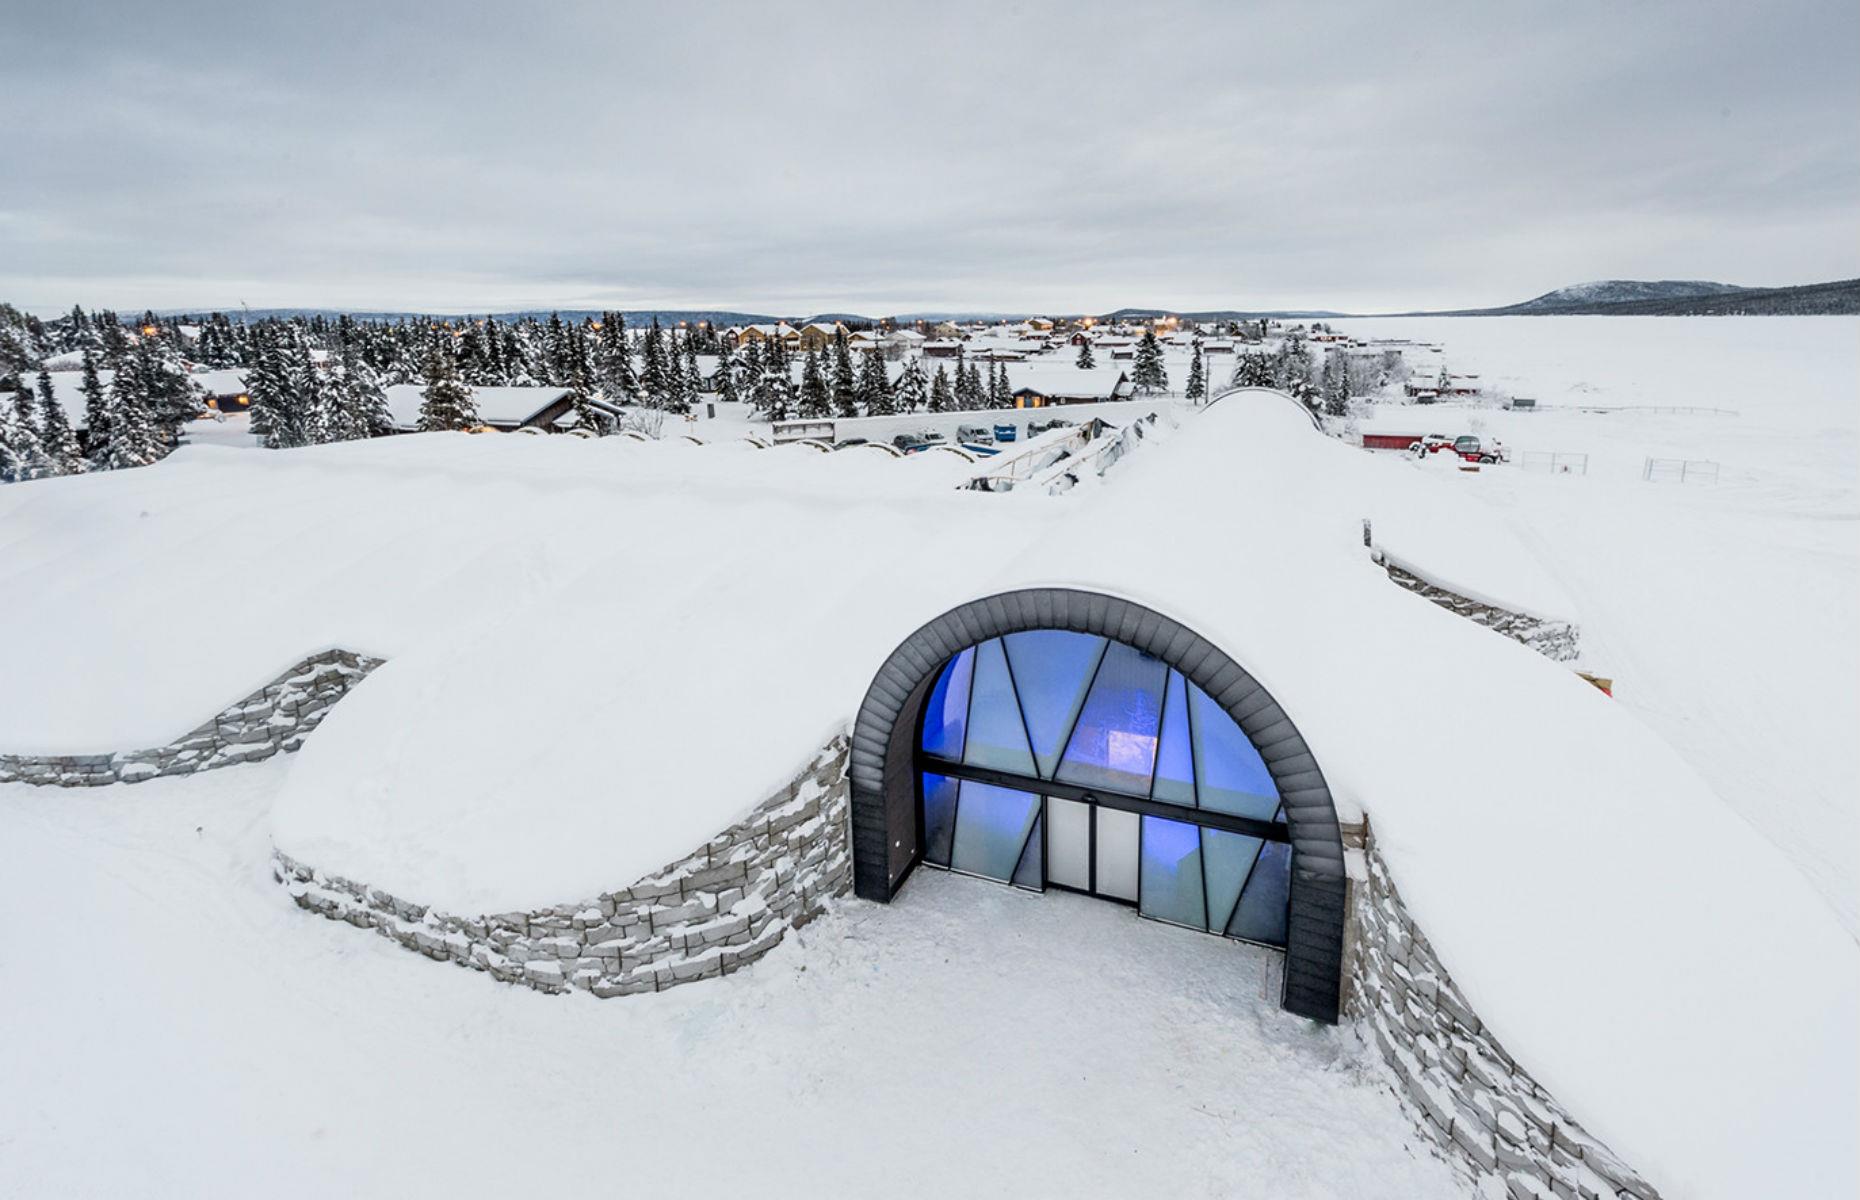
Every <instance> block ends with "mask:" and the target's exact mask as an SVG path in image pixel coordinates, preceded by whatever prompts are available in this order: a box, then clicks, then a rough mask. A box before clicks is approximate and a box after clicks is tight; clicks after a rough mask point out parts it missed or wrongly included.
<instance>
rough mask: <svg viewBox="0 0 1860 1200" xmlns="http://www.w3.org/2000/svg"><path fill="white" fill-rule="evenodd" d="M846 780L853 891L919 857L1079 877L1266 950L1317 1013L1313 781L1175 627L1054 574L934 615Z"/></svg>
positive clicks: (1336, 919)
mask: <svg viewBox="0 0 1860 1200" xmlns="http://www.w3.org/2000/svg"><path fill="white" fill-rule="evenodd" d="M851 775H852V819H853V854H854V887H855V890H856V891H857V893H858V894H859V895H860V896H862V897H865V898H867V899H871V900H878V901H881V902H884V901H889V900H890V899H891V897H892V895H893V894H894V893H895V892H896V890H897V888H898V886H899V885H900V884H901V883H902V882H903V880H904V878H905V876H906V875H907V874H908V873H909V872H910V871H911V870H912V869H913V868H914V867H915V866H917V865H918V864H919V863H920V862H929V863H931V864H933V865H938V866H945V867H948V868H950V869H953V870H959V871H966V872H968V873H971V874H977V875H983V876H986V877H989V878H993V879H997V880H1000V881H1001V882H1005V883H1019V884H1021V885H1022V886H1031V887H1040V888H1043V887H1046V886H1049V885H1050V886H1061V887H1070V888H1074V889H1075V890H1080V891H1086V892H1090V893H1092V894H1095V895H1100V896H1104V897H1106V898H1109V899H1115V900H1120V901H1123V902H1125V903H1131V904H1135V905H1137V907H1138V909H1139V911H1141V912H1143V913H1144V914H1145V915H1147V916H1154V917H1157V918H1158V919H1162V920H1167V921H1171V922H1173V923H1176V924H1183V925H1189V926H1192V927H1197V928H1201V929H1204V930H1207V931H1208V932H1212V933H1220V934H1226V935H1228V936H1233V937H1239V938H1244V939H1246V940H1249V941H1258V942H1264V943H1266V944H1269V945H1277V946H1283V947H1284V949H1285V952H1286V970H1285V990H1284V995H1283V997H1282V1003H1283V1005H1284V1007H1285V1008H1286V1009H1288V1010H1289V1011H1292V1012H1295V1013H1298V1014H1300V1015H1303V1016H1308V1017H1312V1018H1314V1019H1317V1020H1322V1021H1335V1020H1336V1019H1337V1010H1338V995H1339V983H1340V972H1341V967H1342V941H1343V918H1344V869H1343V845H1342V841H1341V838H1340V835H1339V831H1338V826H1337V817H1336V812H1335V809H1334V808H1333V806H1332V804H1331V798H1330V791H1329V788H1328V787H1327V786H1326V785H1325V783H1324V777H1323V774H1322V772H1321V771H1320V770H1319V769H1318V765H1317V762H1316V760H1315V759H1314V758H1313V757H1312V755H1311V753H1310V750H1309V748H1308V747H1306V745H1305V743H1304V740H1303V738H1302V737H1301V736H1300V735H1299V733H1298V731H1297V729H1296V728H1294V727H1293V725H1292V723H1291V721H1290V719H1289V718H1287V717H1286V715H1285V713H1284V712H1283V711H1282V710H1281V709H1280V708H1279V706H1278V704H1277V703H1276V702H1275V701H1274V700H1273V699H1272V697H1271V696H1270V695H1268V694H1267V693H1266V691H1265V689H1264V688H1262V687H1260V686H1259V684H1258V683H1257V682H1255V681H1254V680H1253V678H1252V677H1251V676H1250V675H1248V674H1247V673H1246V671H1245V670H1243V669H1242V668H1241V667H1240V666H1239V665H1238V664H1237V663H1235V662H1234V661H1233V660H1232V659H1231V658H1229V657H1228V656H1227V655H1226V654H1224V653H1223V652H1222V651H1220V650H1219V649H1218V648H1216V647H1215V646H1214V645H1213V644H1212V643H1210V642H1208V641H1207V640H1206V639H1205V638H1202V637H1201V636H1199V635H1198V634H1196V633H1194V632H1193V631H1191V630H1189V629H1187V628H1186V627H1184V626H1182V625H1181V624H1180V623H1178V622H1176V621H1174V620H1172V619H1170V618H1168V617H1165V616H1163V615H1162V614H1160V613H1157V612H1155V611H1153V610H1151V609H1148V608H1145V607H1143V606H1142V605H1139V604H1135V603H1132V602H1130V601H1127V600H1122V599H1118V598H1116V597H1112V596H1105V595H1099V594H1096V593H1091V592H1082V591H1075V590H1071V589H1062V588H1036V589H1028V590H1024V591H1016V592H1008V593H1004V594H1002V595H999V596H990V597H988V598H986V599H982V600H977V601H974V602H971V603H969V604H965V605H963V606H961V607H959V608H956V609H953V610H951V611H950V612H948V613H945V614H944V615H943V616H941V617H938V618H937V619H936V620H934V621H932V622H930V623H929V624H928V625H925V626H924V627H923V628H921V629H919V630H918V631H917V632H916V633H914V634H912V635H911V636H910V637H909V638H908V639H906V641H905V642H904V644H903V645H901V646H900V647H898V649H897V650H896V651H894V652H893V654H892V655H891V657H890V658H889V659H888V660H887V661H886V663H885V665H884V666H883V667H882V668H881V669H880V670H879V673H878V676H877V677H876V678H875V679H874V680H873V682H872V686H871V688H870V690H868V692H867V693H866V697H865V701H864V703H863V704H862V705H861V707H860V711H859V717H858V721H857V723H856V725H855V728H854V733H853V744H852V766H851ZM965 803H967V804H968V805H969V806H970V807H969V810H968V813H967V816H966V818H965V816H964V814H963V811H962V806H963V805H964V804H965Z"/></svg>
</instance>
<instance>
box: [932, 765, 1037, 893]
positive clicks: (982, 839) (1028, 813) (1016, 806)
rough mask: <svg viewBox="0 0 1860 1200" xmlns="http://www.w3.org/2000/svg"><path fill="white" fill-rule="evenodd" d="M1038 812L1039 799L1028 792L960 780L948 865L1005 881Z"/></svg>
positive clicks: (1009, 875) (1014, 865)
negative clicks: (953, 842) (959, 793)
mask: <svg viewBox="0 0 1860 1200" xmlns="http://www.w3.org/2000/svg"><path fill="white" fill-rule="evenodd" d="M1039 811H1040V798H1039V797H1038V796H1035V795H1033V794H1032V793H1030V792H1022V791H1016V790H1015V789H1013V788H1004V787H995V786H994V785H993V784H987V783H976V782H975V781H974V780H972V779H965V780H963V781H962V793H961V796H960V799H959V800H958V802H957V804H956V841H955V846H954V849H953V851H952V853H951V855H950V860H949V865H950V866H952V867H954V868H955V869H956V870H958V871H968V872H969V873H970V874H973V875H985V876H987V877H988V878H990V879H999V880H1000V881H1001V882H1003V883H1006V882H1008V881H1009V880H1010V879H1012V878H1013V876H1014V868H1015V867H1016V866H1017V865H1019V863H1020V852H1021V848H1022V847H1024V846H1025V845H1026V844H1027V833H1028V831H1030V830H1031V829H1032V828H1033V819H1034V817H1035V816H1036V815H1037V814H1038V813H1039Z"/></svg>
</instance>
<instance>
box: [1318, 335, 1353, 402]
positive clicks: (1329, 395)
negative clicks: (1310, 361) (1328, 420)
mask: <svg viewBox="0 0 1860 1200" xmlns="http://www.w3.org/2000/svg"><path fill="white" fill-rule="evenodd" d="M1323 402H1324V415H1325V416H1327V417H1343V416H1348V415H1349V412H1350V371H1349V367H1348V365H1347V364H1346V363H1345V362H1344V359H1343V355H1342V354H1341V353H1339V352H1337V351H1335V350H1332V351H1331V352H1330V353H1329V354H1326V355H1325V356H1324V377H1323Z"/></svg>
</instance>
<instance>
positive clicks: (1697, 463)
mask: <svg viewBox="0 0 1860 1200" xmlns="http://www.w3.org/2000/svg"><path fill="white" fill-rule="evenodd" d="M1640 477H1641V478H1642V479H1644V480H1646V481H1647V482H1648V483H1717V482H1718V464H1717V463H1715V462H1713V461H1711V460H1710V459H1708V458H1650V459H1648V460H1647V461H1646V463H1645V464H1643V465H1642V467H1641V469H1640Z"/></svg>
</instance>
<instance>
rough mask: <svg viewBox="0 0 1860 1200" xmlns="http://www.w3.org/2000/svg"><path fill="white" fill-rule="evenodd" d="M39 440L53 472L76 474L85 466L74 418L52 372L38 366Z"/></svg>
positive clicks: (46, 460) (50, 470) (56, 473)
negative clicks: (54, 385) (54, 387)
mask: <svg viewBox="0 0 1860 1200" xmlns="http://www.w3.org/2000/svg"><path fill="white" fill-rule="evenodd" d="M38 384H39V444H40V446H41V447H42V448H43V450H44V451H45V462H46V468H47V470H48V471H49V472H50V473H51V474H53V475H75V474H77V473H78V472H79V471H82V470H83V469H84V456H83V455H82V454H80V453H79V452H78V444H77V436H76V435H75V434H73V433H72V432H71V422H70V420H69V419H68V418H67V417H66V416H65V410H64V408H63V406H62V405H60V404H59V403H58V395H57V393H56V392H54V391H53V390H52V375H51V372H49V371H47V370H46V369H45V368H44V367H40V368H39V379H38Z"/></svg>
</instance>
